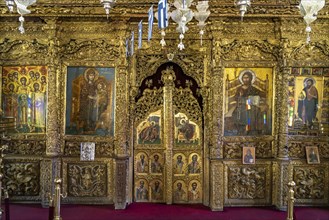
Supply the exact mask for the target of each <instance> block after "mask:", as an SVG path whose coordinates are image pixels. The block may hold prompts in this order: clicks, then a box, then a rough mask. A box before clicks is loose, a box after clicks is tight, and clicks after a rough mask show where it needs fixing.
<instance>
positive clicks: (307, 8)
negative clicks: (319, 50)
mask: <svg viewBox="0 0 329 220" xmlns="http://www.w3.org/2000/svg"><path fill="white" fill-rule="evenodd" d="M324 5H325V0H301V2H300V3H299V6H298V8H299V10H300V13H301V15H302V16H303V17H304V21H305V23H306V29H305V31H306V43H307V44H308V43H309V42H310V41H311V37H310V33H311V31H312V29H311V26H310V24H311V23H312V22H313V21H315V20H316V19H317V15H318V12H319V11H320V10H321V9H322V8H323V7H324Z"/></svg>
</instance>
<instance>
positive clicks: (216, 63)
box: [210, 41, 224, 159]
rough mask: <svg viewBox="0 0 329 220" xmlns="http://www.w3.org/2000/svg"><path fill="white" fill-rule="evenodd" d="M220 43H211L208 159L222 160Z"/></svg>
mask: <svg viewBox="0 0 329 220" xmlns="http://www.w3.org/2000/svg"><path fill="white" fill-rule="evenodd" d="M220 46H221V44H220V42H219V41H214V42H213V51H212V54H213V60H212V66H213V68H212V80H211V84H210V86H211V90H212V104H211V105H212V112H211V114H212V125H211V127H212V133H213V134H212V141H211V143H212V144H211V145H212V148H211V149H210V158H211V159H215V158H223V149H222V146H221V145H222V142H221V140H222V137H223V122H224V121H223V91H224V88H223V85H224V80H223V68H222V64H221V59H220Z"/></svg>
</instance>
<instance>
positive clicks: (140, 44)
mask: <svg viewBox="0 0 329 220" xmlns="http://www.w3.org/2000/svg"><path fill="white" fill-rule="evenodd" d="M142 37H143V20H141V21H140V22H139V24H138V49H141V48H142V40H143V38H142Z"/></svg>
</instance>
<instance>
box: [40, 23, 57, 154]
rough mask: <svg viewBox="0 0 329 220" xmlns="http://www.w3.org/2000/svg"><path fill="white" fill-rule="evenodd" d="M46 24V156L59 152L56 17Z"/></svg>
mask: <svg viewBox="0 0 329 220" xmlns="http://www.w3.org/2000/svg"><path fill="white" fill-rule="evenodd" d="M45 21H46V22H47V24H46V25H45V27H44V30H45V31H46V32H47V34H48V54H47V56H46V63H47V66H48V85H47V88H48V102H47V129H46V130H47V150H46V155H47V156H52V157H54V156H58V155H59V154H60V152H61V148H60V146H59V140H60V135H59V129H58V128H59V125H58V121H59V120H58V112H59V111H58V110H59V102H58V100H59V99H58V94H57V85H58V81H57V74H59V73H60V70H59V63H60V62H59V56H58V48H59V45H58V40H57V36H56V35H57V33H56V32H57V30H56V29H57V25H56V22H57V19H56V18H49V19H46V20H45Z"/></svg>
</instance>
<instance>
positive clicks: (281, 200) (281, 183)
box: [273, 39, 291, 210]
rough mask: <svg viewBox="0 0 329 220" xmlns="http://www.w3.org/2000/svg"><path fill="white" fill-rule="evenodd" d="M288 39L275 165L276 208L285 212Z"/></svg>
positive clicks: (284, 46) (282, 67) (283, 50)
mask: <svg viewBox="0 0 329 220" xmlns="http://www.w3.org/2000/svg"><path fill="white" fill-rule="evenodd" d="M288 43H289V41H288V40H287V39H282V40H281V60H279V66H278V70H277V72H278V75H277V76H278V78H277V80H276V81H277V82H276V88H277V94H276V97H278V98H277V100H276V101H277V105H276V110H277V111H276V112H277V114H276V117H277V120H276V127H277V129H276V131H275V132H277V145H276V146H277V155H276V157H277V158H278V161H277V162H275V163H274V164H273V176H274V177H273V179H274V181H273V183H274V186H273V201H274V203H275V206H276V207H277V208H278V209H280V210H285V209H286V206H287V201H286V200H285V198H286V195H287V190H286V188H287V187H286V186H287V184H288V182H289V180H290V178H289V174H290V172H291V171H290V170H291V168H289V167H290V163H289V149H288V98H289V90H288V77H289V71H290V68H289V67H288V66H287V59H288V51H287V45H288Z"/></svg>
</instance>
